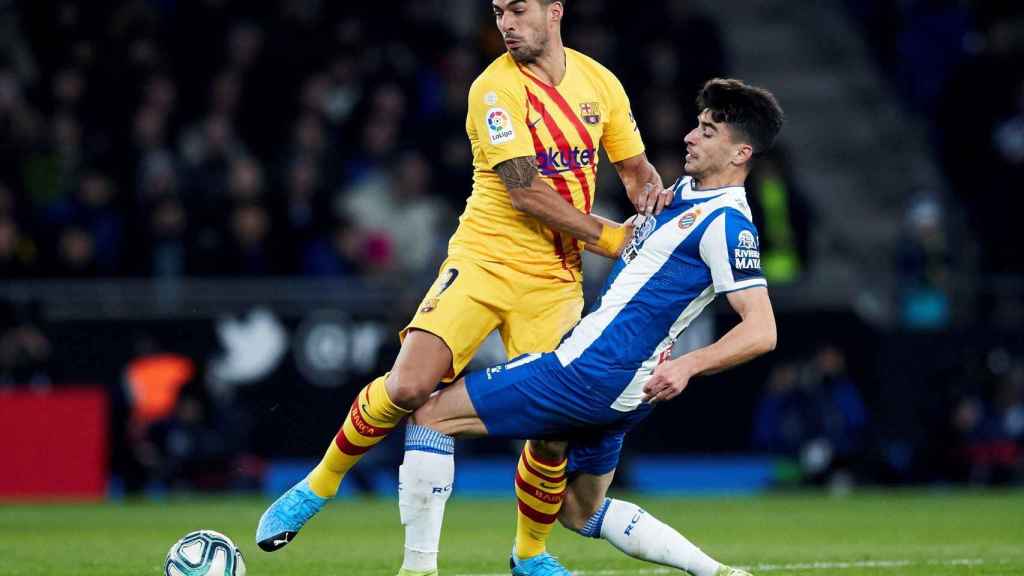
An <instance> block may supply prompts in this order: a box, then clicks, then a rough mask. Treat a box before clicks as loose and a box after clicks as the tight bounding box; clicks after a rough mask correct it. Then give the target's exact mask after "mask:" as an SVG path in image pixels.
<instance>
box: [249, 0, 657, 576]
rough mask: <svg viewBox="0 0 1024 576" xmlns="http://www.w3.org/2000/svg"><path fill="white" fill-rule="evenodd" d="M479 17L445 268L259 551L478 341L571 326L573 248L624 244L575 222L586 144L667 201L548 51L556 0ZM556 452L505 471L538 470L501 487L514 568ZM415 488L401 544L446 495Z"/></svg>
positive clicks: (561, 52)
mask: <svg viewBox="0 0 1024 576" xmlns="http://www.w3.org/2000/svg"><path fill="white" fill-rule="evenodd" d="M492 6H493V10H494V14H495V19H496V23H497V26H498V30H499V31H500V32H501V34H502V37H503V38H504V41H505V45H506V47H507V48H508V51H507V53H505V54H503V55H502V56H500V57H499V58H498V59H496V60H495V61H494V62H493V63H491V65H490V66H488V67H487V69H486V70H484V72H483V73H482V74H480V76H479V77H478V78H477V79H476V81H475V82H473V85H472V87H471V88H470V91H469V112H468V114H467V119H466V132H467V134H468V136H469V140H470V145H471V146H472V151H473V167H474V170H473V191H472V194H471V195H470V197H469V199H468V201H467V202H466V210H465V212H463V214H462V216H461V218H460V220H459V227H458V230H456V232H455V234H454V236H453V237H452V238H451V241H450V243H449V249H448V258H447V260H445V262H444V263H443V264H442V265H441V268H440V273H439V276H438V279H437V281H436V282H435V283H434V285H433V286H432V287H431V288H430V289H429V290H428V292H427V294H426V296H425V297H424V299H423V301H422V302H421V304H420V306H419V308H418V311H417V313H416V315H415V317H414V318H413V319H412V321H411V322H410V323H409V325H408V326H407V327H406V328H405V329H404V330H403V331H402V333H401V338H402V347H401V350H400V351H399V353H398V358H397V359H396V360H395V364H394V366H393V367H392V369H391V371H390V372H389V373H388V374H385V375H384V376H381V377H379V378H377V379H376V380H374V381H373V382H371V383H370V384H368V385H367V386H366V387H365V388H364V389H363V390H361V391H360V392H359V394H358V396H357V397H356V399H355V401H354V402H353V403H352V406H351V408H350V410H349V413H348V415H347V417H346V418H345V421H344V423H343V424H342V426H341V429H340V430H339V431H338V433H337V435H336V436H335V438H334V441H333V442H331V444H330V445H329V446H328V449H327V452H326V453H325V455H324V457H323V459H322V460H321V462H320V463H319V464H318V465H317V466H316V468H314V469H313V470H312V471H311V472H310V474H309V475H308V476H307V477H306V478H305V479H303V480H302V481H300V482H299V483H298V484H296V485H295V486H294V487H292V488H291V489H290V490H288V491H287V492H286V493H285V494H284V495H282V496H281V498H279V499H278V500H277V501H276V502H275V503H274V504H273V505H271V507H270V508H269V509H268V510H267V511H266V512H265V513H264V515H263V517H262V518H261V519H260V525H259V527H258V529H257V536H256V539H257V542H258V544H259V546H260V547H261V548H262V549H264V550H268V551H273V550H277V549H280V548H281V547H283V546H285V545H286V544H287V543H288V542H290V541H291V539H292V538H294V536H295V534H296V533H297V532H298V531H299V529H300V528H301V527H302V526H303V525H304V524H305V522H306V521H307V520H308V519H309V518H311V517H312V516H313V515H314V514H316V513H317V512H318V511H319V510H320V509H321V508H322V507H323V505H324V504H325V503H326V502H327V501H328V500H329V499H330V498H332V497H334V495H335V494H336V493H337V490H338V487H339V485H340V483H341V480H342V477H343V476H344V475H345V473H346V472H347V471H348V470H349V469H350V468H351V467H352V466H353V465H355V463H356V462H357V461H358V460H359V459H360V458H361V457H362V455H363V454H364V453H365V452H366V451H367V450H369V449H370V448H372V447H373V446H374V445H376V444H377V443H378V442H380V440H382V439H383V438H384V437H385V436H387V434H389V433H390V432H391V431H392V430H393V429H394V428H395V427H396V426H397V425H398V424H399V422H400V421H401V420H402V419H403V418H404V417H405V416H406V415H408V414H409V413H410V412H411V411H413V410H415V409H416V408H418V407H419V406H421V405H422V404H423V403H424V402H426V400H427V398H428V397H429V396H430V394H431V393H432V392H433V391H434V390H435V388H436V387H437V385H438V383H439V382H450V381H452V380H453V379H454V378H455V376H456V375H457V374H458V373H459V372H461V371H462V369H463V368H464V367H465V366H466V364H467V363H468V362H469V360H470V359H471V358H472V356H473V354H474V353H475V352H476V350H477V348H478V347H479V346H480V344H481V342H483V340H484V339H485V338H486V336H487V335H488V334H489V333H490V332H491V331H493V330H495V329H497V330H498V331H499V332H500V334H501V337H502V340H503V341H504V343H505V348H506V350H507V352H508V355H509V357H514V356H518V355H520V354H522V353H524V352H527V351H539V350H552V349H553V348H554V347H555V345H556V344H557V343H558V341H559V340H560V339H561V337H562V336H563V335H564V334H565V333H566V332H567V331H568V330H569V329H570V328H571V327H572V326H573V325H574V324H575V323H576V322H577V321H579V319H580V314H581V312H582V308H583V294H582V288H581V280H582V278H581V257H580V252H581V250H582V249H583V248H584V247H586V248H588V249H591V250H594V251H596V252H599V253H602V254H605V255H613V256H614V255H617V254H618V253H619V251H620V250H621V248H622V245H623V244H624V243H625V241H626V239H627V238H628V235H629V231H630V229H629V228H628V227H620V226H618V225H616V224H613V223H611V222H608V221H606V220H604V219H600V218H597V217H594V216H592V215H590V210H591V207H592V205H593V202H594V195H595V193H596V190H595V185H596V176H597V164H598V150H599V147H601V146H603V147H604V150H605V152H606V153H607V155H608V158H609V159H610V160H611V162H612V163H613V164H614V166H615V168H616V171H617V172H618V174H619V177H620V179H621V180H622V183H623V185H624V187H625V189H626V193H627V194H628V196H629V198H630V199H631V201H632V202H633V204H634V205H635V206H636V208H637V210H638V211H639V212H641V213H657V212H660V211H661V209H662V207H664V206H665V205H666V204H667V203H669V202H670V201H671V193H670V192H668V191H665V190H664V189H663V186H662V182H661V177H660V176H659V175H658V173H657V171H656V170H655V169H654V166H653V165H651V163H650V162H648V160H647V157H646V155H645V154H644V145H643V141H642V139H641V137H640V132H639V130H638V129H637V126H636V121H635V120H634V118H633V114H632V112H631V110H630V106H629V99H628V98H627V96H626V93H625V91H624V90H623V88H622V85H621V83H620V82H619V81H618V79H617V78H616V77H615V76H614V75H613V74H612V73H611V72H609V71H608V70H607V69H606V68H604V67H603V66H601V65H600V64H599V63H597V62H596V61H594V60H592V59H590V58H588V57H587V56H585V55H583V54H581V53H579V52H576V51H574V50H570V49H567V48H565V47H564V46H563V45H562V39H561V30H560V27H561V20H562V17H563V14H564V11H565V2H564V1H563V0H493V2H492ZM436 449H438V450H444V449H449V450H450V447H448V448H446V447H437V448H436ZM409 454H416V452H407V455H409ZM563 454H564V449H562V447H560V446H558V445H557V444H555V443H550V444H549V443H546V442H536V441H530V442H528V443H527V447H526V448H525V449H524V452H523V455H522V457H521V459H520V461H521V465H526V466H530V467H531V468H532V469H534V470H538V471H540V473H539V474H538V475H537V476H533V477H532V478H534V479H535V480H536V482H535V484H536V485H531V486H529V487H528V488H524V487H522V486H519V485H517V486H516V494H517V504H518V524H517V533H516V540H515V553H516V555H517V558H519V559H520V560H522V561H528V560H530V559H531V558H536V557H547V555H546V552H545V547H544V542H545V540H546V539H547V535H548V534H549V533H550V531H551V528H552V527H553V525H554V522H555V520H556V518H557V516H558V510H559V508H560V506H561V502H562V499H563V498H564V497H565V493H566V489H565V481H564V473H563V472H564V470H565V466H566V461H565V457H564V455H563ZM408 457H409V456H407V458H408ZM543 478H554V479H557V478H561V480H559V481H557V482H553V483H551V482H544V481H542V479H543ZM422 480H423V479H416V480H415V481H414V480H413V479H408V478H405V477H403V475H402V471H401V469H400V471H399V483H400V491H399V507H400V509H401V512H402V522H403V524H405V525H406V527H407V530H406V533H407V535H410V534H414V533H417V532H419V530H418V529H415V528H416V527H415V525H416V523H421V522H432V521H438V522H439V521H440V519H433V518H424V517H423V515H422V514H421V513H420V512H422V511H423V510H424V509H425V507H424V506H422V505H419V504H417V502H418V501H421V500H422V499H424V498H432V497H433V498H446V497H447V494H448V489H447V488H448V487H445V486H428V485H427V484H424V482H423V481H422ZM421 491H425V493H424V492H421ZM538 495H539V496H538ZM436 562H437V550H436V548H434V549H423V548H422V547H419V546H417V543H416V542H415V541H413V542H410V541H409V540H408V539H407V542H406V554H405V561H404V563H403V568H402V573H403V574H435V573H436Z"/></svg>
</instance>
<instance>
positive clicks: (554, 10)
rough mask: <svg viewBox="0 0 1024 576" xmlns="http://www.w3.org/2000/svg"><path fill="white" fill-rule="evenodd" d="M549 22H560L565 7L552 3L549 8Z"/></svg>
mask: <svg viewBox="0 0 1024 576" xmlns="http://www.w3.org/2000/svg"><path fill="white" fill-rule="evenodd" d="M550 9H551V12H550V14H551V21H552V22H554V23H555V24H558V23H560V22H561V21H562V14H563V13H564V12H565V6H562V3H561V2H557V1H556V2H552V3H551V6H550Z"/></svg>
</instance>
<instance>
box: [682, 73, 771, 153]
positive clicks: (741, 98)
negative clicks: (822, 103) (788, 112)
mask: <svg viewBox="0 0 1024 576" xmlns="http://www.w3.org/2000/svg"><path fill="white" fill-rule="evenodd" d="M697 110H699V111H701V112H703V111H704V110H710V111H711V118H712V119H714V121H715V122H722V123H725V124H728V125H729V126H731V127H732V128H733V129H734V130H737V131H738V132H739V133H740V134H741V135H742V136H743V137H744V138H745V139H746V140H747V141H748V142H749V143H750V145H751V146H752V147H753V148H754V154H761V153H763V152H765V151H766V150H768V149H770V148H771V147H772V145H773V144H774V143H775V137H776V136H778V135H779V130H781V129H782V122H783V120H785V114H784V113H783V112H782V107H781V106H779V101H778V100H776V99H775V95H774V94H772V93H771V92H769V91H768V90H765V89H764V88H759V87H757V86H750V85H748V84H744V83H743V82H741V81H740V80H735V79H732V78H712V79H711V80H708V81H707V82H706V83H705V84H704V87H703V88H701V91H700V94H698V95H697Z"/></svg>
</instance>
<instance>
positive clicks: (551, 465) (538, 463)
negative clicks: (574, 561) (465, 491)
mask: <svg viewBox="0 0 1024 576" xmlns="http://www.w3.org/2000/svg"><path fill="white" fill-rule="evenodd" d="M580 290H581V288H580V286H579V285H578V284H569V283H567V284H564V285H561V286H556V287H549V288H545V289H544V290H543V291H539V290H535V291H532V292H531V293H530V294H529V296H528V297H524V299H523V300H524V302H525V303H526V304H524V305H523V306H522V307H520V308H519V309H517V310H516V311H515V312H514V313H513V315H511V317H510V319H509V322H507V323H506V324H505V325H504V326H503V327H502V328H503V330H502V338H503V340H504V341H505V347H506V349H508V350H509V354H510V355H514V354H519V353H522V352H526V351H529V350H553V349H554V348H555V347H556V346H557V345H558V342H559V341H560V340H561V339H562V337H563V336H564V335H565V333H566V332H568V331H569V330H571V329H572V327H573V326H574V325H575V324H576V323H577V322H578V321H579V318H580V313H581V312H582V310H583V298H582V293H581V291H580ZM565 451H566V444H565V443H564V442H554V441H543V440H531V441H529V442H527V443H526V444H525V445H524V447H523V452H522V454H520V456H519V465H518V467H517V472H516V477H515V492H516V538H515V547H514V548H513V553H512V561H511V564H512V565H513V574H568V571H566V570H565V568H563V567H562V566H561V565H560V564H558V562H557V561H556V560H555V559H554V557H552V556H551V555H550V554H548V553H547V539H548V536H549V535H550V534H551V530H552V529H553V528H554V525H555V522H556V520H557V518H558V512H559V509H560V508H561V505H562V498H563V496H564V494H565V467H566V457H565Z"/></svg>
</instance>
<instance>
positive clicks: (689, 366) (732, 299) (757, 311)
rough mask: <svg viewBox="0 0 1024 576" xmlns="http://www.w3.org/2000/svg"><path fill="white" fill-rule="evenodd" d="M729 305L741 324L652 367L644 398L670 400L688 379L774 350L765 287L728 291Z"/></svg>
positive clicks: (647, 399)
mask: <svg viewBox="0 0 1024 576" xmlns="http://www.w3.org/2000/svg"><path fill="white" fill-rule="evenodd" d="M726 296H727V298H728V300H729V304H730V305H732V308H733V310H735V311H736V312H737V313H738V314H739V315H740V318H741V320H740V323H739V324H737V325H736V326H734V327H733V329H732V330H729V331H728V332H727V333H726V334H725V335H724V336H722V337H721V338H719V339H718V341H717V342H715V343H714V344H711V345H710V346H705V347H703V348H698V349H697V350H694V351H692V352H689V353H687V354H684V355H682V356H680V357H679V358H676V359H675V360H669V361H668V362H665V363H664V364H661V365H660V366H658V367H657V368H655V369H654V375H653V376H651V379H650V381H648V382H647V385H646V386H644V400H645V401H647V402H661V401H664V400H671V399H672V398H675V397H676V396H678V395H679V393H680V392H682V391H683V389H684V388H686V385H687V384H688V383H689V381H690V379H691V378H693V377H694V376H699V375H701V374H714V373H715V372H721V371H722V370H726V369H729V368H732V367H733V366H736V365H738V364H742V363H744V362H747V361H749V360H752V359H754V358H757V357H758V356H760V355H762V354H764V353H766V352H770V351H772V350H774V349H775V342H776V331H775V313H774V312H773V311H772V303H771V300H769V298H768V289H767V288H765V287H764V286H755V287H753V288H747V289H745V290H739V291H736V292H729V293H728V294H727V295H726Z"/></svg>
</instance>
